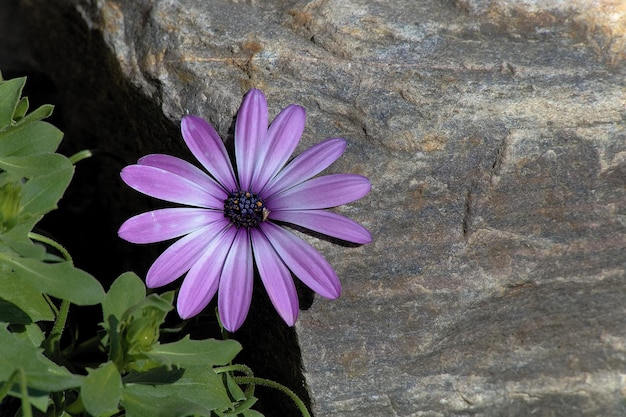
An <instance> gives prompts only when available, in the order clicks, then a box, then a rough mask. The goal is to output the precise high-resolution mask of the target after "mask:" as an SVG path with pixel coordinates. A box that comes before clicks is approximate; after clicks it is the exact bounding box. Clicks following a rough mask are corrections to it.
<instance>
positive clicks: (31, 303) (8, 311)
mask: <svg viewBox="0 0 626 417" xmlns="http://www.w3.org/2000/svg"><path fill="white" fill-rule="evenodd" d="M41 320H54V312H53V311H52V308H51V307H50V305H49V304H48V303H47V301H46V300H45V298H44V297H43V295H41V291H38V290H36V289H35V288H34V287H33V286H32V285H30V284H29V283H28V282H27V281H24V280H19V279H15V277H13V276H12V273H3V272H2V271H0V322H6V323H20V324H29V323H33V322H37V321H41Z"/></svg>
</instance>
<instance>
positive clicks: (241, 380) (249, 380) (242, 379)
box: [233, 376, 311, 417]
mask: <svg viewBox="0 0 626 417" xmlns="http://www.w3.org/2000/svg"><path fill="white" fill-rule="evenodd" d="M233 380H234V381H235V382H237V383H238V384H254V385H261V386H264V387H269V388H274V389H277V390H279V391H282V392H283V393H284V394H286V395H287V396H288V397H289V398H291V400H292V401H293V402H294V403H295V404H296V406H297V407H298V409H299V410H300V413H301V414H302V416H303V417H311V414H309V410H307V408H306V405H304V402H303V401H302V400H301V399H300V397H298V396H297V395H296V394H295V393H294V392H293V391H292V390H290V389H289V388H287V387H286V386H284V385H282V384H279V383H278V382H275V381H272V380H270V379H265V378H257V377H254V376H253V377H250V376H233Z"/></svg>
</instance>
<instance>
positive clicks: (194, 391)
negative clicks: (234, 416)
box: [122, 367, 232, 417]
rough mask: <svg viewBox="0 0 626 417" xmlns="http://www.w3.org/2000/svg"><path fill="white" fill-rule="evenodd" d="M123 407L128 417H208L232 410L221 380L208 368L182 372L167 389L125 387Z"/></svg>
mask: <svg viewBox="0 0 626 417" xmlns="http://www.w3.org/2000/svg"><path fill="white" fill-rule="evenodd" d="M122 404H123V405H124V408H125V409H126V416H127V417H144V416H151V417H185V416H188V415H193V414H197V415H200V416H210V415H211V412H213V411H221V410H226V409H228V408H230V407H231V406H232V403H231V401H230V399H229V398H228V394H227V392H226V388H225V387H224V384H223V383H222V379H221V378H220V377H219V375H217V374H216V373H215V372H214V371H213V369H211V368H207V367H195V368H189V369H185V370H184V373H183V375H182V377H181V378H180V379H179V380H177V381H176V382H174V383H172V384H168V385H142V384H126V385H125V386H124V389H123V399H122Z"/></svg>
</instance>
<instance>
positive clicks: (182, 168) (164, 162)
mask: <svg viewBox="0 0 626 417" xmlns="http://www.w3.org/2000/svg"><path fill="white" fill-rule="evenodd" d="M137 163H138V164H139V165H148V166H152V167H155V168H160V169H162V170H165V171H168V172H171V173H173V174H176V175H178V176H180V177H183V178H186V179H188V180H190V181H192V182H194V183H196V184H197V185H199V186H201V187H202V188H204V189H205V190H207V191H208V192H209V193H210V194H211V195H213V196H215V197H216V198H221V199H222V200H224V199H226V196H227V190H225V189H224V187H222V186H221V185H219V184H218V183H217V182H216V181H215V180H214V179H213V178H211V177H209V176H208V175H207V174H206V173H205V172H204V171H202V170H201V169H200V168H198V167H196V166H194V165H192V164H190V163H189V162H187V161H184V160H182V159H180V158H176V157H175V156H170V155H161V154H153V155H146V156H144V157H143V158H140V159H139V161H137Z"/></svg>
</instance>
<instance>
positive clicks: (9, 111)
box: [0, 77, 26, 130]
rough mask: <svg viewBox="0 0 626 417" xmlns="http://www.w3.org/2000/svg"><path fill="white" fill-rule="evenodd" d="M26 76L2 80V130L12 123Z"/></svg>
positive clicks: (0, 89)
mask: <svg viewBox="0 0 626 417" xmlns="http://www.w3.org/2000/svg"><path fill="white" fill-rule="evenodd" d="M25 83H26V77H21V78H14V79H12V80H7V81H2V82H0V130H3V129H4V128H6V127H7V126H9V125H11V122H12V121H13V114H14V113H15V107H16V106H17V103H18V101H19V100H20V96H21V95H22V88H24V84H25Z"/></svg>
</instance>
